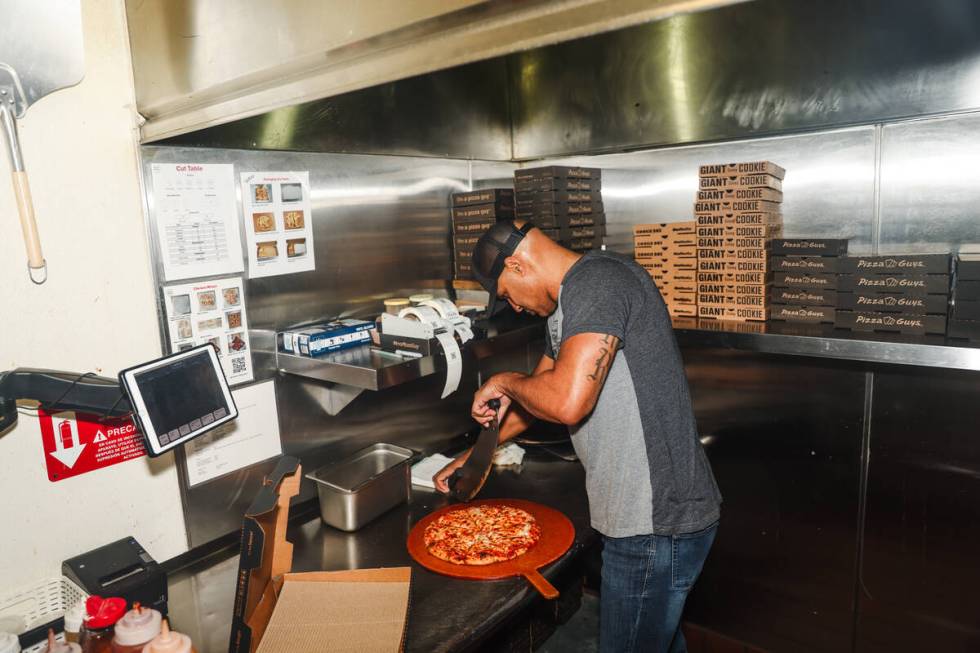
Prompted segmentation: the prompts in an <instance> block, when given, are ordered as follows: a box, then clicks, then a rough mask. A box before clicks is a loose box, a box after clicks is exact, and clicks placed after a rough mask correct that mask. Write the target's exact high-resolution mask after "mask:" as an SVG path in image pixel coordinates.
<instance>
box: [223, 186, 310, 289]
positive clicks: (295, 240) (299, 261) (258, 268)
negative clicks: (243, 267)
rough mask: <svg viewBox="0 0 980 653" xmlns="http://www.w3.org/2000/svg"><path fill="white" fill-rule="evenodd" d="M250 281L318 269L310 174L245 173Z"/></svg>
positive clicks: (246, 233) (243, 203)
mask: <svg viewBox="0 0 980 653" xmlns="http://www.w3.org/2000/svg"><path fill="white" fill-rule="evenodd" d="M241 178H242V207H243V209H244V220H245V241H246V247H247V249H248V276H249V278H250V279H256V278H259V277H273V276H277V275H281V274H292V273H294V272H306V271H309V270H315V269H316V261H315V260H314V257H313V220H312V214H311V212H310V173H309V172H243V173H242V176H241Z"/></svg>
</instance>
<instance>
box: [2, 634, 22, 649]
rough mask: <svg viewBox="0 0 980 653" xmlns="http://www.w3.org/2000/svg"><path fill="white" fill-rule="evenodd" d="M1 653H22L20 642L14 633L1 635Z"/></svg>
mask: <svg viewBox="0 0 980 653" xmlns="http://www.w3.org/2000/svg"><path fill="white" fill-rule="evenodd" d="M0 653H20V640H19V639H17V635H14V634H13V633H0Z"/></svg>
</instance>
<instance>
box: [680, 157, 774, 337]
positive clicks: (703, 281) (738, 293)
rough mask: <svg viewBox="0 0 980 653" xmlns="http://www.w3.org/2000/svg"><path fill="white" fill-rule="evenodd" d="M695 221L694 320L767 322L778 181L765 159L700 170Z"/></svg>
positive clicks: (713, 165) (771, 165) (705, 166)
mask: <svg viewBox="0 0 980 653" xmlns="http://www.w3.org/2000/svg"><path fill="white" fill-rule="evenodd" d="M699 172H700V176H699V180H698V195H697V201H696V202H695V204H694V216H695V222H696V223H697V233H696V236H697V287H696V290H697V308H698V317H703V318H713V319H719V320H737V321H745V320H754V321H764V320H766V319H767V318H768V310H767V309H768V302H769V299H768V286H769V281H770V272H771V270H770V265H769V243H770V239H772V238H775V237H778V236H780V235H781V234H782V225H783V217H782V212H781V203H782V201H783V192H782V189H783V177H784V175H785V174H786V171H785V170H784V169H783V168H781V167H780V166H778V165H776V164H775V163H772V162H770V161H749V162H743V163H722V164H710V165H703V166H701V167H700V170H699Z"/></svg>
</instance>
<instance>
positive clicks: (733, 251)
mask: <svg viewBox="0 0 980 653" xmlns="http://www.w3.org/2000/svg"><path fill="white" fill-rule="evenodd" d="M701 261H706V262H710V261H722V262H726V263H737V262H739V261H753V262H757V263H760V264H762V265H765V266H768V265H769V252H768V250H766V249H748V248H746V249H741V248H730V249H719V248H714V247H708V248H704V249H702V248H698V262H699V263H700V262H701Z"/></svg>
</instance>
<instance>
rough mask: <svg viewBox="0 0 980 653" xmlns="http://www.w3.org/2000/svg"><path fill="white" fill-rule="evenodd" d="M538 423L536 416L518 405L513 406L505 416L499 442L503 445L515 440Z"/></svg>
mask: <svg viewBox="0 0 980 653" xmlns="http://www.w3.org/2000/svg"><path fill="white" fill-rule="evenodd" d="M535 421H537V420H536V418H535V417H534V415H532V414H530V413H529V412H527V411H526V410H524V409H523V408H522V407H520V406H518V405H517V404H511V406H510V410H508V411H507V414H506V415H504V421H503V423H502V424H501V425H500V437H499V439H498V440H497V442H500V443H503V442H506V441H507V440H510V439H511V438H515V437H517V436H518V435H520V434H521V433H523V432H524V431H526V430H527V429H528V428H529V427H530V426H531V424H534V422H535Z"/></svg>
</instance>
